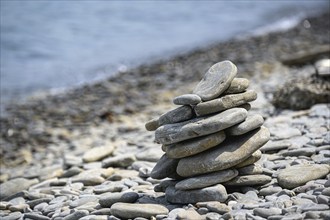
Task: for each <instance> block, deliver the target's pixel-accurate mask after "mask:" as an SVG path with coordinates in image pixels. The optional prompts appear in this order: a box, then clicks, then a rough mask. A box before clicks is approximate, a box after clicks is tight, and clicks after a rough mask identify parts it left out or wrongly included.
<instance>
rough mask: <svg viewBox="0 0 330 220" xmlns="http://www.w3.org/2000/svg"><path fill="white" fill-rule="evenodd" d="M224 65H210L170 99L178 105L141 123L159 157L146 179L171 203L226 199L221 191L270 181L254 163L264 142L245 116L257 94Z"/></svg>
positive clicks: (264, 134)
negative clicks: (152, 138) (152, 136)
mask: <svg viewBox="0 0 330 220" xmlns="http://www.w3.org/2000/svg"><path fill="white" fill-rule="evenodd" d="M236 74H237V67H236V66H235V65H234V64H233V63H232V62H230V61H223V62H219V63H216V64H215V65H213V66H212V67H211V68H210V69H209V70H208V71H207V73H206V74H205V76H204V78H203V79H202V81H201V82H200V83H199V84H198V85H197V86H196V88H195V89H194V91H193V93H192V94H185V95H181V96H178V97H176V98H174V99H173V103H174V104H176V105H180V107H178V108H176V109H174V110H171V111H169V112H167V113H165V114H163V115H161V116H160V117H159V118H157V119H153V120H151V121H149V122H147V123H146V129H147V130H149V131H155V141H156V142H157V143H160V144H162V150H163V151H164V152H165V154H164V155H163V156H162V157H161V158H160V160H159V161H158V162H157V164H156V165H155V167H154V168H153V170H152V171H151V174H150V176H151V177H152V178H154V179H164V180H163V181H162V182H161V183H160V184H159V185H157V186H156V187H155V189H154V190H155V191H157V192H165V197H166V199H167V200H168V201H169V202H171V203H181V204H188V203H197V202H205V201H220V202H224V201H225V200H227V198H228V195H227V189H228V188H231V189H232V188H234V189H235V188H237V187H243V186H254V185H264V184H267V183H268V182H270V181H271V177H270V176H267V175H264V174H262V173H263V169H262V167H261V166H260V165H259V164H257V163H256V162H257V161H258V160H259V159H260V158H261V152H260V151H259V150H258V149H259V148H261V147H262V146H263V145H264V144H265V143H267V141H268V140H269V138H270V133H269V131H268V129H267V128H266V127H263V126H262V125H263V122H264V119H263V117H262V116H260V115H250V114H248V110H249V109H250V107H251V106H250V104H249V102H251V101H254V100H255V99H256V98H257V93H256V92H255V91H253V90H247V89H248V86H249V80H247V79H245V78H235V76H236Z"/></svg>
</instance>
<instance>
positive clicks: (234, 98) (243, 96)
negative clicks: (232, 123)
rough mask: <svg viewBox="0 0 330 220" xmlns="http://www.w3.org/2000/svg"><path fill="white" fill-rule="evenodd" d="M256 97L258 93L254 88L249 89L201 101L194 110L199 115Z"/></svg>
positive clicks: (217, 110)
mask: <svg viewBox="0 0 330 220" xmlns="http://www.w3.org/2000/svg"><path fill="white" fill-rule="evenodd" d="M256 99H257V93H256V92H255V91H253V90H248V91H246V92H243V93H238V94H231V95H225V96H222V97H220V98H217V99H213V100H211V101H208V102H201V103H199V104H197V105H196V106H195V108H194V110H195V113H196V115H197V116H203V115H208V114H212V113H216V112H221V111H224V110H226V109H230V108H234V107H237V106H240V105H243V104H245V103H248V102H252V101H254V100H256Z"/></svg>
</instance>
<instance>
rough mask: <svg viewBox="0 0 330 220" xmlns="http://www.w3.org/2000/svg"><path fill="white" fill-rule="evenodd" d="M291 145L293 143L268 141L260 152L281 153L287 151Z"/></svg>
mask: <svg viewBox="0 0 330 220" xmlns="http://www.w3.org/2000/svg"><path fill="white" fill-rule="evenodd" d="M291 145H292V144H291V142H290V141H288V140H279V141H268V142H267V143H266V144H265V145H264V146H262V147H261V148H260V150H261V152H269V151H279V150H283V149H287V148H288V147H290V146H291Z"/></svg>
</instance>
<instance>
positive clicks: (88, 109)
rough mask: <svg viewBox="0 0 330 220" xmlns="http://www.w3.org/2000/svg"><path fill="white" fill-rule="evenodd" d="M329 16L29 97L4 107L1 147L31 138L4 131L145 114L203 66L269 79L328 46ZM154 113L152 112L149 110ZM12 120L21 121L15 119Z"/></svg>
mask: <svg viewBox="0 0 330 220" xmlns="http://www.w3.org/2000/svg"><path fill="white" fill-rule="evenodd" d="M328 17H329V13H324V14H321V15H319V16H316V17H311V18H307V19H306V20H308V21H309V23H310V24H311V27H310V28H305V27H304V24H303V21H302V22H300V24H299V25H297V26H296V27H294V28H292V29H289V30H287V31H285V32H272V33H268V34H266V35H263V36H252V37H249V38H246V39H231V40H228V41H225V42H220V43H215V44H212V45H210V46H208V47H205V48H197V49H195V50H193V51H191V52H188V53H184V54H179V55H176V56H174V57H171V58H170V59H166V60H160V61H157V62H154V63H152V64H146V65H145V64H144V65H140V66H138V67H137V68H133V69H128V70H127V71H126V72H121V73H118V74H115V75H114V76H112V77H109V78H108V79H106V80H103V81H100V82H97V83H93V84H88V85H84V86H81V87H78V88H74V89H69V90H66V91H65V92H62V93H59V94H56V95H49V94H47V93H44V94H43V95H42V98H38V97H37V96H34V97H31V98H29V99H28V100H27V101H26V102H25V103H24V104H18V105H11V106H8V108H7V110H8V114H7V117H5V118H3V117H1V123H2V125H3V126H2V129H1V134H2V137H3V139H4V140H5V141H4V145H7V144H8V143H9V145H11V146H12V147H14V149H17V147H18V145H20V144H19V143H31V142H30V141H29V139H31V136H29V135H28V136H29V137H28V138H27V137H24V135H21V134H19V133H20V132H18V134H17V135H18V137H19V138H18V139H19V140H18V141H17V140H12V138H11V137H9V136H8V134H7V133H8V130H9V129H12V130H15V129H17V130H18V131H21V130H24V131H26V132H27V133H28V134H30V133H32V137H33V133H34V131H33V129H32V131H31V129H30V128H31V127H32V128H34V127H35V125H36V124H38V123H42V124H44V126H45V127H55V128H56V127H61V126H63V123H62V122H63V121H65V126H66V127H70V126H72V127H75V126H81V125H91V124H92V125H93V124H99V123H102V122H103V118H104V117H106V115H111V116H112V117H113V118H115V117H117V116H118V115H132V114H135V113H138V112H148V111H149V112H150V109H148V108H151V107H150V106H153V105H163V104H164V103H166V102H168V103H170V102H171V101H170V97H174V96H175V95H178V94H184V93H189V92H190V91H191V90H192V88H193V87H194V85H195V84H196V83H197V82H198V81H199V80H200V79H201V78H202V76H203V74H204V72H205V71H206V70H207V69H208V67H209V66H211V65H212V64H213V63H216V62H218V61H221V60H227V59H228V60H231V61H232V62H234V63H235V64H236V65H237V66H238V69H239V76H240V77H248V78H251V77H252V79H255V80H257V81H260V80H258V78H260V77H263V78H266V77H269V75H271V74H273V73H274V71H275V72H276V71H278V70H276V69H277V68H283V67H282V64H280V62H281V61H280V60H281V59H282V58H283V57H287V56H290V54H295V53H297V52H299V51H308V50H310V49H312V48H313V47H314V46H317V45H324V44H329V42H330V40H329V39H328V38H327V36H329V26H330V25H329V21H328V20H329V19H327V18H328ZM324 30H326V31H327V32H326V33H325V31H324ZM168 108H169V105H168ZM165 110H166V109H164V110H163V111H165ZM151 112H153V111H151ZM148 114H149V113H148ZM153 115H156V114H154V112H153ZM31 118H34V119H35V120H31ZM13 119H15V120H17V121H20V123H15V122H14V121H13ZM15 133H16V132H15ZM41 133H43V132H41ZM45 134H47V132H45ZM39 135H40V134H39ZM32 139H34V137H33V138H32ZM5 148H6V147H5ZM3 154H4V152H2V155H3Z"/></svg>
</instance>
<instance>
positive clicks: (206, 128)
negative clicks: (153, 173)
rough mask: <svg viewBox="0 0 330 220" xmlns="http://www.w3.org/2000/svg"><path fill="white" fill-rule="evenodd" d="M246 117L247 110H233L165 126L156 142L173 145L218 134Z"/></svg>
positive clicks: (158, 132)
mask: <svg viewBox="0 0 330 220" xmlns="http://www.w3.org/2000/svg"><path fill="white" fill-rule="evenodd" d="M246 116H247V111H246V110H245V109H243V108H232V109H228V110H226V111H223V112H221V113H219V114H216V115H213V116H210V117H201V118H195V119H192V120H188V121H185V122H181V123H176V124H168V125H163V126H161V127H159V128H158V129H157V130H156V132H155V141H156V142H157V143H161V144H172V143H176V142H180V141H184V140H188V139H192V138H195V137H200V136H203V135H208V134H212V133H216V132H218V131H221V130H224V129H226V128H228V127H231V126H233V125H235V124H237V123H240V122H242V121H243V120H244V119H245V118H246Z"/></svg>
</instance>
